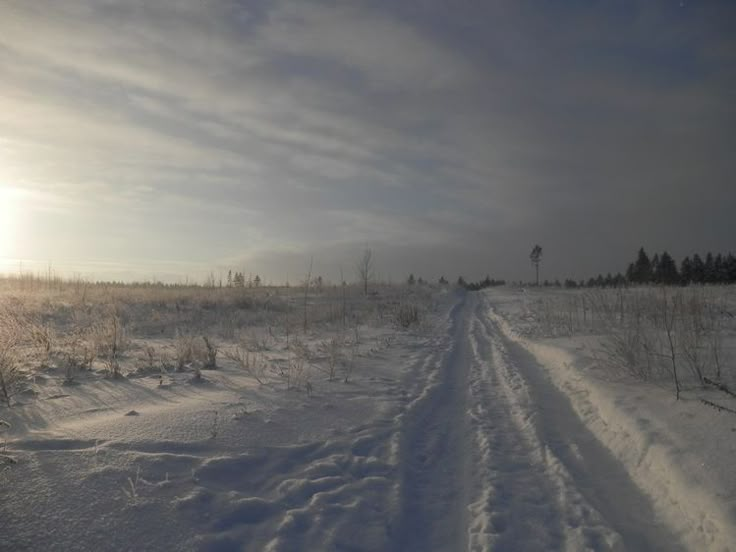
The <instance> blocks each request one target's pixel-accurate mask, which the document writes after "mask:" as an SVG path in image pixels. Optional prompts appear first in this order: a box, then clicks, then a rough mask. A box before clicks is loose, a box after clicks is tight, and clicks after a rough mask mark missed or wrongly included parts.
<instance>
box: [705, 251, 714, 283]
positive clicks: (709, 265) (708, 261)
mask: <svg viewBox="0 0 736 552" xmlns="http://www.w3.org/2000/svg"><path fill="white" fill-rule="evenodd" d="M703 270H704V274H705V278H704V281H705V283H706V284H712V283H714V282H715V281H716V267H715V261H714V259H713V253H711V252H710V251H708V253H707V254H706V255H705V266H704V269H703Z"/></svg>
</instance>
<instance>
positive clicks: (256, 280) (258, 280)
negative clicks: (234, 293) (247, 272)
mask: <svg viewBox="0 0 736 552" xmlns="http://www.w3.org/2000/svg"><path fill="white" fill-rule="evenodd" d="M253 285H254V286H255V287H260V286H261V277H260V276H259V275H258V274H256V277H255V278H253Z"/></svg>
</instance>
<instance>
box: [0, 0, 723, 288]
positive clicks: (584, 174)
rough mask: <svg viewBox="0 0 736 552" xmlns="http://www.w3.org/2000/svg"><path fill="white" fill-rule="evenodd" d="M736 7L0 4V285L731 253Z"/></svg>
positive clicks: (419, 1) (259, 0)
mask: <svg viewBox="0 0 736 552" xmlns="http://www.w3.org/2000/svg"><path fill="white" fill-rule="evenodd" d="M735 96H736V2H732V1H730V0H724V1H722V2H718V1H715V0H712V1H706V0H699V1H696V0H675V1H670V0H646V1H644V0H642V1H640V2H634V1H630V0H616V1H614V0H610V1H605V0H597V1H594V0H590V1H583V0H565V1H551V0H536V1H531V0H499V1H493V0H487V1H481V0H452V1H450V0H407V1H402V2H396V1H395V0H372V1H308V0H292V1H280V0H274V1H265V0H243V1H237V0H176V1H173V0H172V1H164V0H161V1H157V2H146V1H143V0H125V1H122V0H121V1H118V0H64V2H58V1H55V0H53V1H52V0H46V1H44V0H34V1H32V2H29V1H27V0H0V269H4V270H6V271H17V270H19V268H20V267H23V269H24V270H31V271H32V270H47V268H48V266H51V267H53V270H54V271H55V272H58V273H62V274H67V275H71V274H80V275H83V276H87V277H94V278H98V279H108V278H109V279H126V280H135V279H147V280H151V279H158V280H164V281H181V280H182V279H183V278H190V279H192V280H197V279H202V278H204V275H205V274H207V273H208V272H210V271H212V272H214V273H216V274H221V273H222V272H223V271H226V270H227V269H232V270H239V271H244V272H245V273H246V274H249V273H252V274H260V275H261V277H262V278H263V279H264V280H265V281H267V282H268V281H270V282H274V283H278V282H283V281H285V280H287V279H288V280H291V281H296V280H298V279H300V278H303V274H304V273H305V272H306V271H307V269H308V266H309V263H310V259H313V263H314V270H313V272H314V273H315V274H320V275H323V276H324V277H325V278H326V279H328V280H331V281H338V280H339V274H340V270H342V271H343V274H344V275H345V278H346V279H348V280H350V279H354V277H355V266H356V264H357V262H358V260H359V259H360V257H361V256H362V254H363V251H364V250H365V249H366V248H370V249H371V250H372V251H373V254H374V258H375V270H376V274H377V276H378V277H380V278H383V279H391V280H393V281H398V280H402V279H404V278H406V276H407V275H408V274H409V273H410V272H412V273H414V274H415V275H417V276H423V277H424V278H427V279H435V278H438V277H439V276H440V275H445V276H446V277H447V278H449V279H455V278H457V276H458V275H461V274H462V275H464V276H465V277H466V279H476V278H481V277H483V276H485V275H486V274H490V275H491V276H492V277H495V278H506V279H508V280H517V279H527V280H529V279H532V278H533V268H532V266H531V263H530V261H529V253H530V251H531V249H532V247H533V246H534V245H535V244H537V243H538V244H539V245H541V246H542V248H543V258H542V264H541V278H550V279H552V278H561V279H562V278H566V277H568V276H570V277H574V278H584V277H588V276H591V275H595V274H598V273H600V272H602V273H606V272H608V271H612V272H617V271H624V270H625V268H626V265H627V264H628V262H629V261H631V260H633V258H634V257H635V254H636V251H637V250H638V248H639V247H640V246H644V247H645V248H646V249H647V250H648V251H650V252H654V251H662V250H667V251H669V252H670V253H671V254H673V255H674V256H675V257H676V258H678V259H679V258H682V257H683V256H685V255H688V254H692V253H694V252H705V251H708V250H712V251H714V252H715V251H720V252H724V253H726V252H728V251H734V252H736V241H735V238H736V217H735V216H734V208H736V182H734V174H736V154H735V153H734V150H735V149H736V147H735V146H736V101H734V97H735Z"/></svg>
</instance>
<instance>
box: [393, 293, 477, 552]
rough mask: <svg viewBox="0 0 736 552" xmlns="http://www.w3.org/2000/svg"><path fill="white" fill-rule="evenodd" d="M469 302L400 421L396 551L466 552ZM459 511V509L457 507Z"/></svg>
mask: <svg viewBox="0 0 736 552" xmlns="http://www.w3.org/2000/svg"><path fill="white" fill-rule="evenodd" d="M468 308H469V307H468V304H467V302H466V299H461V300H460V302H459V303H458V304H457V305H456V306H455V307H454V308H453V310H452V312H451V314H450V322H451V326H450V331H449V332H448V337H449V339H450V342H449V344H448V343H447V340H445V342H444V344H443V343H442V342H440V343H437V344H436V345H437V346H436V347H433V349H432V352H431V353H430V354H429V355H428V356H427V358H426V360H425V362H424V363H423V364H422V366H423V368H424V370H427V369H431V370H432V372H431V373H430V374H429V375H428V376H427V375H424V374H415V376H417V377H419V378H422V377H426V378H427V379H426V386H425V387H424V389H423V390H422V391H421V393H419V396H418V397H417V398H416V399H414V400H413V401H412V402H411V403H410V404H409V405H408V406H407V408H406V410H405V412H404V413H403V414H401V415H400V416H399V418H398V422H399V424H400V430H399V433H398V443H397V445H396V449H397V450H396V455H397V457H396V462H397V463H398V475H399V497H398V500H399V512H398V515H399V520H398V523H397V530H396V531H395V532H394V535H393V539H392V541H393V543H392V544H393V547H392V549H393V550H396V551H397V552H399V551H401V552H414V551H416V552H419V551H422V552H426V551H430V550H460V549H462V548H464V539H465V524H466V512H465V508H464V504H465V503H466V496H467V492H468V490H467V488H466V482H467V481H466V478H465V475H466V474H467V472H468V467H469V466H468V461H469V458H470V457H469V455H468V454H466V451H465V450H464V448H465V446H466V445H467V441H468V437H467V431H468V427H467V423H466V421H465V419H466V418H465V402H466V398H465V395H466V394H467V388H466V363H465V362H463V359H464V358H465V357H466V356H467V350H466V349H467V346H468V344H467V341H465V340H463V339H462V336H463V335H464V334H465V333H466V332H467V328H466V324H467V318H468V315H467V312H466V311H467V310H468ZM458 506H459V507H458Z"/></svg>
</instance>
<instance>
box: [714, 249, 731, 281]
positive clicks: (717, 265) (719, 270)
mask: <svg viewBox="0 0 736 552" xmlns="http://www.w3.org/2000/svg"><path fill="white" fill-rule="evenodd" d="M713 273H714V275H715V280H714V281H715V282H717V283H719V284H725V283H726V282H727V281H728V274H727V273H726V268H725V265H724V262H723V255H721V254H720V253H718V254H717V255H716V258H715V259H714V260H713Z"/></svg>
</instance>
